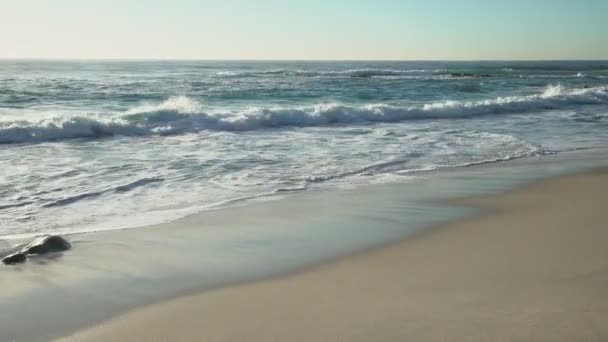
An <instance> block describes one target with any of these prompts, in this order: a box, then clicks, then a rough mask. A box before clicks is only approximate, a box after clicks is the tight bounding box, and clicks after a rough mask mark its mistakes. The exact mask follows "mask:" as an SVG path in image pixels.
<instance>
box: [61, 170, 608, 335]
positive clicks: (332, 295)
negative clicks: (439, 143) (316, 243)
mask: <svg viewBox="0 0 608 342" xmlns="http://www.w3.org/2000/svg"><path fill="white" fill-rule="evenodd" d="M607 187H608V173H607V172H606V169H595V170H594V171H591V172H585V173H582V174H577V175H574V176H563V177H558V178H553V179H549V180H542V181H539V182H536V183H533V184H531V185H527V186H524V187H522V188H519V189H516V190H513V191H508V192H503V193H501V194H494V195H482V196H477V197H470V198H467V199H458V200H455V201H454V202H453V203H456V204H458V205H467V206H474V207H477V208H482V209H483V210H482V213H481V214H479V215H475V216H472V217H470V218H465V219H461V220H458V221H455V222H450V223H447V224H441V225H440V226H439V227H436V228H433V229H427V230H424V231H423V232H422V233H421V234H415V235H413V236H410V237H408V238H406V239H405V240H402V241H399V242H395V243H392V244H389V245H387V246H385V247H380V248H377V249H373V250H371V251H368V252H363V253H362V254H356V255H354V256H347V257H344V258H340V259H338V260H335V261H331V262H329V263H325V264H321V265H318V266H315V267H312V268H307V269H306V270H304V271H302V272H297V273H292V274H288V275H284V276H278V277H273V278H271V279H266V280H259V281H254V282H250V283H245V284H240V285H235V286H229V287H225V288H220V289H216V290H211V291H203V292H201V293H198V294H189V295H186V296H183V297H178V298H176V299H172V300H168V301H165V302H161V303H157V304H152V305H149V306H143V307H140V308H136V309H135V310H133V311H131V312H128V313H126V314H124V315H120V316H117V317H114V318H112V319H111V320H109V321H106V322H104V323H101V324H98V325H96V326H95V327H92V328H88V329H85V330H83V331H80V332H78V333H76V334H74V335H71V336H69V337H67V338H66V339H65V340H68V341H69V340H79V341H80V340H82V341H101V340H117V341H120V340H125V341H126V340H144V339H157V340H158V339H160V340H163V339H165V340H167V339H168V340H192V339H200V338H204V339H205V340H210V341H232V340H234V341H236V340H243V338H246V339H247V340H249V341H256V340H257V341H268V340H292V341H298V340H302V341H311V340H341V339H342V340H349V341H352V340H362V341H365V340H386V341H389V340H395V338H412V339H416V340H445V339H446V338H447V339H450V338H451V339H452V340H463V339H464V340H564V341H566V340H570V341H571V340H598V341H599V340H602V338H605V337H606V336H608V331H607V330H606V329H605V328H604V329H603V328H601V327H602V322H604V323H606V322H608V310H607V307H608V303H606V302H605V301H602V298H605V296H603V294H605V290H603V288H605V286H604V285H606V283H607V281H608V277H607V276H606V274H604V273H605V272H603V271H602V270H603V269H604V267H608V255H607V252H605V251H603V250H602V249H603V248H601V247H602V244H603V243H605V242H606V241H608V230H605V229H602V228H601V226H602V222H606V219H608V218H607V217H606V214H604V213H602V210H601V203H602V198H604V197H602V196H605V195H604V194H605V193H606V190H608V189H607ZM565 194H568V195H569V197H570V198H568V197H567V196H563V195H565ZM603 201H605V200H603ZM572 203H576V205H571V204H572ZM514 213H516V214H514ZM522 215H523V216H522ZM572 222H581V223H584V224H585V225H586V226H583V227H581V230H579V231H577V232H573V231H572V230H571V229H569V228H568V227H566V226H564V225H565V224H566V223H568V224H572ZM481 227H489V228H486V229H482V228H481ZM505 227H506V228H505ZM509 227H511V228H509ZM513 227H517V228H513ZM522 227H523V228H522ZM514 229H517V231H516V233H517V234H514V233H515V232H513V231H510V230H514ZM568 244H572V247H571V248H570V249H566V248H564V247H565V246H567V245H568ZM539 247H541V248H539ZM558 247H559V248H558ZM560 248H561V249H560ZM450 251H451V252H456V251H457V252H458V253H454V254H450ZM560 253H561V254H560ZM533 256H534V257H535V258H533ZM558 256H559V257H558ZM555 259H557V260H555ZM398 269H402V270H403V271H404V272H403V274H399V272H397V271H396V270H398ZM604 325H605V324H604ZM432 327H441V328H440V329H433V328H432Z"/></svg>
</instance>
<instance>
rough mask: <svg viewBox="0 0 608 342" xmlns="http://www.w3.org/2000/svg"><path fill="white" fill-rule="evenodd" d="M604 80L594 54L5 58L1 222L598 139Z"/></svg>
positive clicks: (151, 212) (82, 222)
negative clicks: (529, 57) (582, 57)
mask: <svg viewBox="0 0 608 342" xmlns="http://www.w3.org/2000/svg"><path fill="white" fill-rule="evenodd" d="M457 74H458V75H457ZM487 76H491V77H487ZM607 85H608V63H607V62H601V61H600V62H315V63H313V62H219V61H218V62H186V61H175V62H171V61H168V62H153V61H149V62H93V61H86V62H85V61H83V62H60V61H57V62H48V61H47V62H41V61H1V62H0V163H1V165H2V168H0V223H1V224H0V236H3V237H5V238H7V237H11V236H12V237H15V236H24V235H35V234H40V233H44V232H82V231H96V230H107V229H117V228H126V227H135V226H142V225H147V224H154V223H159V222H167V221H171V220H174V219H177V218H179V217H183V216H185V215H188V214H191V213H195V212H199V211H201V210H205V209H209V208H217V207H223V206H227V205H234V204H241V203H242V202H243V201H245V202H247V201H250V200H251V199H257V200H261V199H276V198H280V197H281V196H283V195H285V194H286V193H290V192H298V191H305V190H314V189H324V188H335V187H352V186H358V185H365V184H370V183H378V182H380V183H382V182H389V183H390V182H401V181H404V180H407V177H408V176H409V175H410V174H411V173H412V172H415V171H418V170H431V169H438V168H445V167H453V166H462V165H471V164H476V163H486V162H495V161H501V160H507V159H514V158H521V157H529V156H538V155H546V154H551V153H557V152H563V151H570V150H577V149H587V148H595V147H605V146H606V144H607V142H608V129H607V128H608V88H607Z"/></svg>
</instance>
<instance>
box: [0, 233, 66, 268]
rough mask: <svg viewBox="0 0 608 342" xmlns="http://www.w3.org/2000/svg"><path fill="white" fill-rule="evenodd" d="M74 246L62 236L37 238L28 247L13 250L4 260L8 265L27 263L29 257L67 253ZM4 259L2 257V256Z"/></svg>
mask: <svg viewBox="0 0 608 342" xmlns="http://www.w3.org/2000/svg"><path fill="white" fill-rule="evenodd" d="M70 248H72V245H71V244H70V243H69V242H68V241H67V240H66V239H64V238H62V237H61V236H57V235H44V236H40V237H38V238H36V240H34V241H32V242H30V243H29V244H27V245H24V246H19V247H15V248H13V249H12V250H11V251H9V252H8V253H10V254H8V255H6V254H5V255H6V256H5V257H4V258H2V262H3V263H4V264H6V265H14V264H20V263H23V262H26V261H27V259H28V256H30V255H31V256H41V255H45V254H50V253H57V252H63V251H67V250H68V249H70ZM0 257H2V255H0Z"/></svg>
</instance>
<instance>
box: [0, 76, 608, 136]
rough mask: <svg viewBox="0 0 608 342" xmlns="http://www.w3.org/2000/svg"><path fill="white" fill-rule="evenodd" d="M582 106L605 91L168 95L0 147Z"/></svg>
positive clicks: (16, 129)
mask: <svg viewBox="0 0 608 342" xmlns="http://www.w3.org/2000/svg"><path fill="white" fill-rule="evenodd" d="M585 104H608V87H606V86H603V87H595V88H580V89H572V90H566V89H564V88H563V87H562V86H561V85H555V86H549V87H548V88H547V89H545V91H544V92H542V93H540V94H533V95H528V96H510V97H498V98H495V99H490V100H480V101H471V102H464V101H444V102H435V103H429V104H425V105H423V106H420V107H405V106H395V105H388V104H369V105H362V106H349V105H343V104H336V103H329V104H318V105H316V106H314V107H309V108H250V109H247V110H242V111H238V112H232V113H205V112H204V111H203V106H202V105H201V104H200V103H199V102H197V101H195V100H193V99H190V98H188V97H184V96H181V97H172V98H170V99H168V100H167V101H164V102H162V103H160V104H158V105H143V106H138V107H135V108H133V109H130V110H128V111H127V112H125V113H123V114H121V115H117V116H109V117H107V118H104V117H100V116H97V117H70V118H61V119H59V118H55V119H49V120H43V121H38V122H31V121H8V122H6V121H5V122H0V144H7V143H22V142H42V141H52V140H62V139H73V138H96V137H104V136H112V135H124V136H140V135H162V134H179V133H189V132H199V131H202V130H218V131H248V130H256V129H268V128H278V127H310V126H324V125H331V124H351V123H353V124H356V123H375V122H385V123H391V122H401V121H406V120H420V119H444V118H449V119H454V118H471V117H475V116H481V115H496V114H515V113H528V112H534V111H541V110H547V109H560V108H568V107H569V106H573V105H585Z"/></svg>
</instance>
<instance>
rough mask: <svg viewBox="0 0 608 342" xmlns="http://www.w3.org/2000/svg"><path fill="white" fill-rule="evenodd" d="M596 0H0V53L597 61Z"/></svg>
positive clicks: (604, 22) (602, 4)
mask: <svg viewBox="0 0 608 342" xmlns="http://www.w3.org/2000/svg"><path fill="white" fill-rule="evenodd" d="M607 18H608V1H606V0H451V1H450V0H443V1H440V0H421V1H419V0H307V1H305V0H0V58H50V59H75V58H76V59H80V58H82V59H88V58H92V59H106V58H111V59H114V58H116V59H280V60H283V59H299V60H308V59H322V60H343V59H346V60H484V59H500V60H509V59H525V60H533V59H534V60H535V59H608V19H607Z"/></svg>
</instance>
